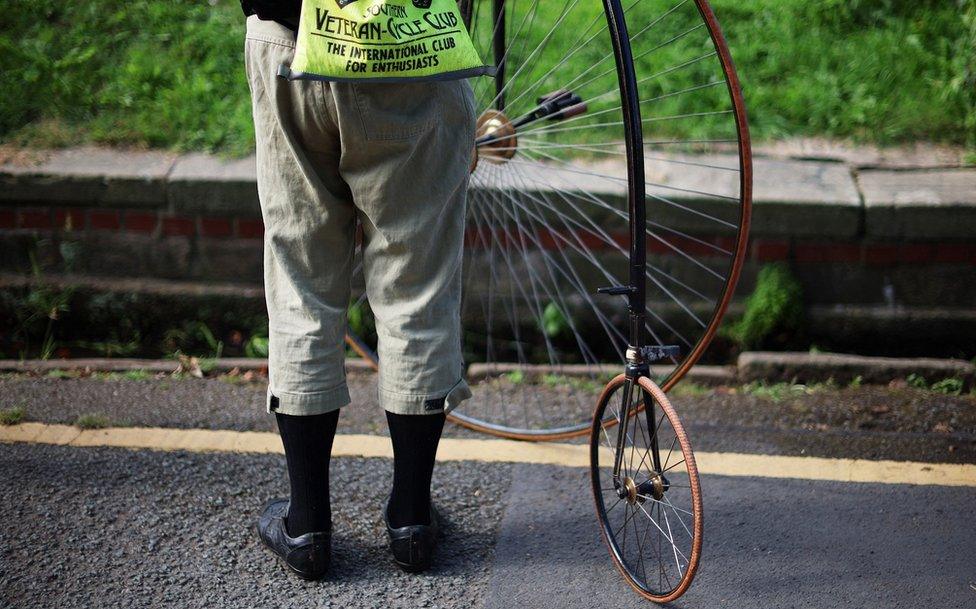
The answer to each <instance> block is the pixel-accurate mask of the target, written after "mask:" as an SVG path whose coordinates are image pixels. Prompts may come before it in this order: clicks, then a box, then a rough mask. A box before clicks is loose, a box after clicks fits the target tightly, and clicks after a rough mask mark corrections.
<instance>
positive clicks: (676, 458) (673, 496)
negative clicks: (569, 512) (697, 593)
mask: <svg viewBox="0 0 976 609" xmlns="http://www.w3.org/2000/svg"><path fill="white" fill-rule="evenodd" d="M621 412H624V413H625V416H624V417H623V420H625V421H626V425H625V426H624V429H623V431H624V432H625V433H624V436H623V443H622V447H621V450H620V453H619V454H620V469H619V474H618V476H617V477H616V479H615V478H614V475H613V474H614V457H615V455H616V454H617V446H618V444H617V441H618V428H615V427H611V426H609V425H607V423H606V419H607V418H613V419H618V418H619V415H620V413H621ZM590 480H591V484H592V487H593V497H594V500H595V502H596V512H597V518H598V519H599V521H600V530H601V532H602V534H603V539H604V541H605V542H606V544H607V547H608V548H609V550H610V557H611V559H612V560H613V562H614V564H615V565H616V566H617V569H618V570H619V571H620V573H621V574H622V575H623V576H624V579H625V580H626V581H627V583H628V584H630V586H631V587H632V588H634V590H635V591H637V592H638V593H639V594H640V595H641V596H643V597H644V598H646V599H648V600H652V601H655V602H659V603H665V602H670V601H672V600H674V599H676V598H678V597H679V596H681V595H682V594H684V592H685V591H686V590H687V589H688V587H689V586H690V585H691V582H692V580H693V579H694V577H695V572H696V571H697V569H698V561H699V559H700V557H701V545H702V500H701V489H700V486H699V481H698V468H697V467H696V465H695V457H694V454H693V453H692V451H691V445H690V444H689V443H688V438H687V437H686V436H685V432H684V429H683V428H682V426H681V422H680V421H679V420H678V416H677V414H675V412H674V409H673V408H672V407H671V404H670V402H668V399H667V397H666V396H665V395H664V392H663V391H662V390H661V389H660V388H659V387H657V386H656V385H654V384H653V383H652V382H651V381H650V379H647V378H640V379H639V384H638V385H636V386H631V385H629V381H627V380H626V379H625V377H624V376H623V375H621V376H619V377H618V378H616V379H614V380H613V381H611V382H610V383H609V384H608V385H607V387H606V388H605V390H604V392H603V394H602V395H601V397H600V400H599V402H598V405H597V409H596V412H595V413H594V417H593V422H592V425H591V430H590Z"/></svg>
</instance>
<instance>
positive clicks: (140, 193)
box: [0, 147, 178, 207]
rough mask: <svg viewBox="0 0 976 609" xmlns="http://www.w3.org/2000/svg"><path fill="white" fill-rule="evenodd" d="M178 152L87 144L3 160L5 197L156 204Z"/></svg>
mask: <svg viewBox="0 0 976 609" xmlns="http://www.w3.org/2000/svg"><path fill="white" fill-rule="evenodd" d="M177 158H178V155H176V154H175V153H170V152H154V151H141V152H135V153H134V152H127V151H120V150H113V149H107V148H96V147H83V148H70V149H66V150H58V151H54V152H52V153H50V154H47V155H44V156H43V157H40V158H37V159H33V161H32V162H30V161H29V162H27V163H17V162H8V163H5V164H3V165H0V185H2V188H0V202H40V203H49V202H58V203H61V204H72V203H73V204H85V205H105V206H120V205H124V206H126V207H143V206H148V207H155V206H159V205H162V204H163V203H164V202H165V189H164V185H165V181H166V178H167V175H168V174H169V172H170V169H171V168H172V167H173V164H174V162H175V161H176V160H177Z"/></svg>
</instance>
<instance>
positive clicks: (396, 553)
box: [383, 503, 440, 573]
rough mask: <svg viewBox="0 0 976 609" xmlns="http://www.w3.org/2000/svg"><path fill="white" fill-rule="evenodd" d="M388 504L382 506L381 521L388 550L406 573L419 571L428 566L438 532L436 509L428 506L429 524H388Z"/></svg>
mask: <svg viewBox="0 0 976 609" xmlns="http://www.w3.org/2000/svg"><path fill="white" fill-rule="evenodd" d="M389 509H390V504H389V503H387V504H386V507H385V508H383V521H384V522H385V523H386V533H387V535H389V536H390V550H391V551H392V552H393V560H394V561H395V562H396V564H397V566H399V567H400V568H401V569H403V570H404V571H406V572H407V573H420V572H421V571H426V570H427V569H429V568H430V563H431V560H432V559H433V557H434V548H435V547H436V546H437V536H438V534H439V533H440V525H439V524H438V518H437V510H435V509H434V506H430V524H415V525H410V526H406V527H398V528H395V529H394V528H393V527H391V526H390V515H389Z"/></svg>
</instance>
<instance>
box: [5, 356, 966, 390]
mask: <svg viewBox="0 0 976 609" xmlns="http://www.w3.org/2000/svg"><path fill="white" fill-rule="evenodd" d="M208 363H211V364H212V366H213V370H215V371H217V372H228V371H230V370H233V369H235V368H237V369H238V370H241V371H247V370H259V371H260V370H266V369H267V366H268V362H267V360H265V359H260V358H221V359H217V360H214V361H212V362H208ZM177 366H178V363H177V362H176V361H175V360H156V359H121V358H120V359H113V358H90V359H52V360H0V371H4V372H36V373H44V372H50V371H52V370H90V371H92V372H125V371H133V370H145V371H148V372H167V373H168V372H173V371H174V370H176V368H177ZM346 369H347V370H348V371H350V372H371V371H372V367H370V365H369V364H368V363H367V362H365V361H364V360H360V359H347V360H346ZM518 369H522V370H523V371H524V372H526V373H527V374H529V375H532V376H537V377H542V376H545V375H548V374H553V375H560V376H583V375H584V374H586V375H587V376H588V375H589V373H588V372H587V371H586V369H585V368H584V367H582V366H571V365H566V366H546V365H532V366H522V367H520V366H518V365H516V364H495V365H491V366H489V365H486V364H471V365H470V366H469V367H468V378H469V379H470V380H473V381H477V380H480V379H484V378H486V377H490V376H497V375H502V374H507V373H510V372H513V371H515V370H518ZM668 370H669V369H668V368H666V367H652V370H651V371H652V373H653V374H657V375H664V374H666V373H667V371H668ZM620 371H621V369H620V367H619V366H612V365H607V366H603V367H601V369H600V372H599V374H603V375H605V376H607V377H610V376H613V375H615V374H618V373H619V372H620ZM911 374H915V375H918V376H920V377H922V378H924V379H925V380H926V381H927V382H928V383H933V382H937V381H940V380H942V379H946V378H955V379H960V380H962V381H963V383H964V387H966V388H967V389H968V388H969V387H973V386H976V365H974V364H973V363H972V362H967V361H963V360H956V359H934V358H893V357H866V356H861V355H845V354H840V353H804V352H764V351H756V352H746V353H742V354H740V355H739V358H738V361H737V364H736V366H695V367H694V368H692V369H691V371H690V372H689V373H688V375H687V376H685V378H684V379H683V381H684V382H693V383H697V384H700V385H709V386H715V385H730V384H735V383H747V382H752V381H766V382H800V383H813V382H824V381H827V380H830V379H833V380H834V381H836V382H838V383H849V382H850V381H852V380H854V379H855V378H857V377H860V378H861V381H862V382H864V383H869V384H887V383H889V382H891V381H895V380H903V379H905V378H907V377H908V376H909V375H911Z"/></svg>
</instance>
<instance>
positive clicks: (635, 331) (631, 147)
mask: <svg viewBox="0 0 976 609" xmlns="http://www.w3.org/2000/svg"><path fill="white" fill-rule="evenodd" d="M603 4H604V8H605V10H606V12H607V14H608V15H609V16H610V20H611V27H610V32H611V44H612V45H613V47H614V50H615V51H616V53H615V57H616V63H617V77H618V79H619V82H620V83H621V91H620V96H621V107H622V109H623V114H624V126H625V131H624V143H625V146H626V152H627V178H628V182H629V183H630V185H631V188H630V192H629V193H628V201H627V206H628V208H629V212H630V219H629V226H628V230H629V232H630V267H629V285H627V286H615V287H612V288H603V289H601V290H600V292H602V293H605V294H612V295H620V294H626V295H627V299H628V302H627V304H628V309H629V312H630V315H629V317H630V341H629V343H630V344H629V345H628V347H627V365H626V371H625V374H626V376H627V381H626V383H625V385H624V390H623V392H622V393H623V396H622V402H621V407H620V410H619V411H618V420H617V442H616V450H615V451H614V452H615V454H614V464H613V483H614V487H615V488H618V489H619V488H620V467H621V462H622V460H623V447H624V440H625V438H626V433H627V419H628V417H629V416H630V403H631V398H632V397H633V391H634V385H635V384H636V382H637V379H638V378H639V377H640V376H649V374H650V369H649V365H648V363H647V361H646V360H645V358H644V356H643V353H642V349H643V347H644V325H645V322H646V314H645V313H644V308H645V306H646V305H645V303H646V301H647V279H646V276H645V272H646V267H647V242H646V240H647V236H646V234H645V232H644V230H645V228H644V227H645V226H646V225H647V201H646V194H645V186H646V184H645V182H644V136H643V133H642V131H641V128H640V126H641V125H642V124H643V123H642V121H641V110H640V99H639V97H638V95H637V76H636V73H635V71H634V62H633V53H632V51H631V47H630V35H629V34H628V32H627V23H626V21H625V20H624V13H623V8H622V7H621V5H620V0H604V2H603ZM635 126H636V128H635ZM652 448H653V453H654V461H655V467H657V468H659V467H660V465H659V462H660V457H659V451H658V449H657V438H656V435H655V436H654V437H653V439H652Z"/></svg>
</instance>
